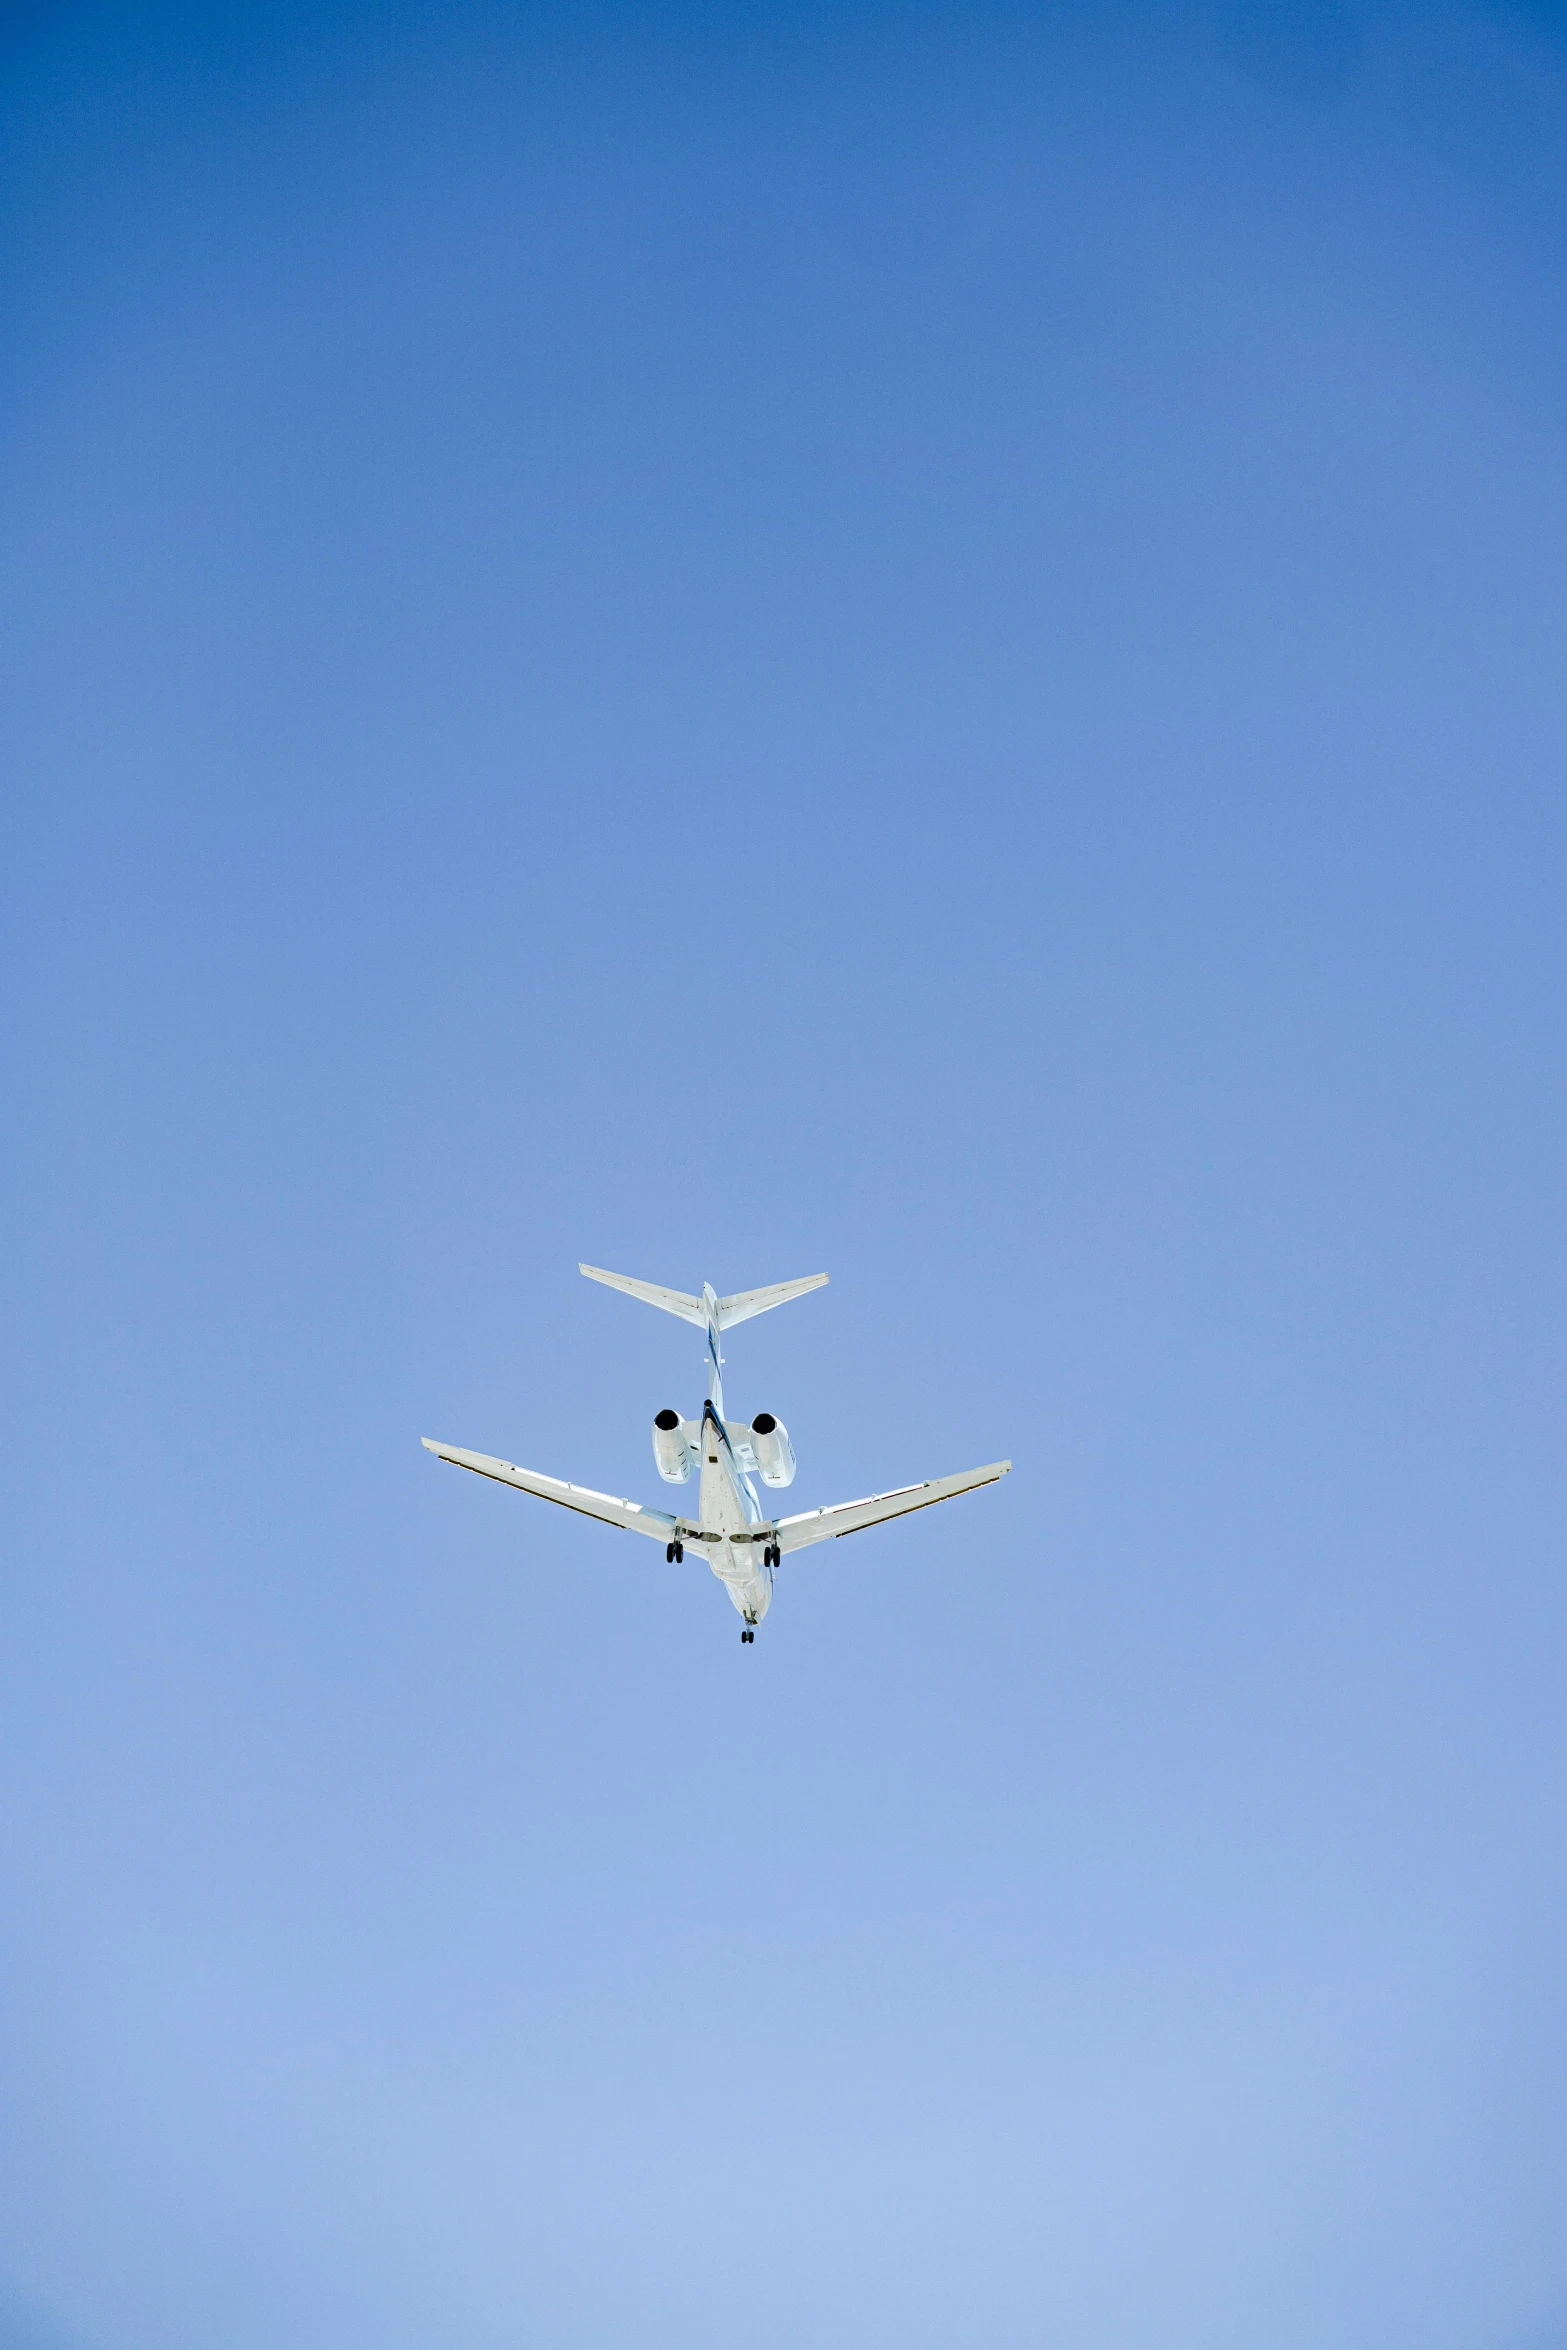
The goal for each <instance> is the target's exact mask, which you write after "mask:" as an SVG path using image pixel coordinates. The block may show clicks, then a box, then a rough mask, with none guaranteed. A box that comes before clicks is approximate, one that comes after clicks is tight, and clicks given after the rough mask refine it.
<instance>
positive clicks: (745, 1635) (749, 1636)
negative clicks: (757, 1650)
mask: <svg viewBox="0 0 1567 2350" xmlns="http://www.w3.org/2000/svg"><path fill="white" fill-rule="evenodd" d="M755 1638H756V1634H755V1633H754V1632H753V1631H752V1630H751V1627H750V1625H749V1624H747V1626H746V1628H745V1630H744V1631H743V1632H742V1633H741V1635H740V1639H741V1643H742V1645H743V1644H744V1643H745V1642H746V1641H747V1640H754V1639H755Z"/></svg>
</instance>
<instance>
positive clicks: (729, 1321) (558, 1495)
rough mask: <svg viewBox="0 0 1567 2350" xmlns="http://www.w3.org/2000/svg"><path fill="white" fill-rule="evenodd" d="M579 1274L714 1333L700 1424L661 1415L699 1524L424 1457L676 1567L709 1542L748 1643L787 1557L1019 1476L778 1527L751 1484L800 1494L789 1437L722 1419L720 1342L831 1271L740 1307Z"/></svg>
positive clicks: (995, 1469) (492, 1463)
mask: <svg viewBox="0 0 1567 2350" xmlns="http://www.w3.org/2000/svg"><path fill="white" fill-rule="evenodd" d="M578 1270H579V1271H580V1272H583V1273H585V1274H586V1275H587V1277H588V1279H589V1280H590V1281H603V1282H605V1283H607V1284H608V1286H609V1287H610V1288H611V1289H623V1290H624V1291H625V1292H626V1294H627V1296H628V1297H640V1298H645V1299H646V1301H647V1303H648V1304H649V1305H650V1306H660V1307H662V1309H663V1311H664V1312H665V1313H666V1314H678V1315H679V1316H680V1319H681V1321H682V1322H694V1323H695V1324H696V1326H697V1328H698V1329H699V1330H705V1331H706V1333H707V1401H706V1403H705V1404H704V1405H703V1407H702V1417H701V1418H700V1420H683V1419H682V1418H681V1416H680V1414H679V1413H678V1412H674V1411H663V1412H660V1413H659V1415H658V1417H657V1418H656V1419H655V1420H654V1422H653V1458H654V1460H655V1461H656V1462H657V1463H658V1473H659V1475H660V1476H661V1477H662V1478H663V1479H664V1481H665V1483H666V1484H668V1485H684V1484H685V1483H686V1481H687V1480H688V1478H689V1477H690V1475H691V1472H692V1470H693V1469H696V1470H697V1471H698V1472H699V1477H698V1489H697V1508H696V1515H695V1517H689V1518H688V1517H669V1516H668V1515H666V1513H665V1512H664V1511H663V1510H645V1509H643V1507H642V1506H641V1504H640V1503H639V1502H635V1501H617V1500H616V1499H615V1498H614V1496H613V1495H612V1494H608V1493H593V1492H591V1491H590V1490H589V1488H588V1487H587V1486H585V1485H567V1484H565V1483H564V1482H563V1481H562V1479H560V1478H558V1477H541V1476H539V1475H538V1474H537V1473H536V1472H535V1471H534V1470H532V1469H519V1468H517V1467H516V1466H515V1465H514V1464H513V1463H512V1462H511V1461H498V1460H492V1459H491V1458H490V1456H489V1455H488V1454H487V1453H482V1452H464V1451H463V1450H462V1449H461V1448H460V1447H459V1446H457V1445H455V1444H437V1443H436V1441H435V1439H434V1437H432V1436H426V1437H424V1438H423V1439H422V1440H421V1441H422V1442H423V1444H424V1446H425V1449H426V1451H428V1452H433V1453H434V1454H436V1456H437V1457H438V1458H439V1459H441V1460H443V1461H451V1462H452V1463H453V1464H454V1466H455V1467H457V1468H459V1469H472V1470H474V1471H475V1472H476V1473H477V1474H478V1475H479V1476H481V1477H494V1478H496V1479H498V1481H499V1482H500V1483H501V1484H502V1485H515V1486H516V1487H517V1488H518V1489H519V1491H521V1492H523V1493H536V1494H537V1495H538V1497H539V1499H540V1500H541V1501H555V1502H559V1503H560V1504H561V1506H562V1507H563V1508H565V1509H568V1510H580V1511H581V1512H582V1514H583V1516H584V1517H586V1518H599V1519H602V1520H603V1522H604V1524H605V1525H608V1526H628V1527H630V1529H631V1530H632V1532H633V1533H636V1534H650V1535H651V1536H652V1537H653V1540H654V1541H655V1542H661V1543H662V1544H663V1545H664V1557H665V1559H666V1560H668V1561H670V1562H675V1561H678V1560H681V1559H683V1558H684V1557H685V1546H686V1544H687V1543H688V1542H694V1543H701V1544H702V1545H703V1548H704V1555H705V1556H706V1558H707V1562H708V1564H709V1566H711V1568H712V1570H713V1572H714V1574H715V1575H716V1576H717V1577H718V1579H719V1581H720V1582H721V1583H722V1584H723V1586H724V1588H725V1589H726V1590H727V1592H728V1593H729V1596H730V1598H731V1599H732V1600H733V1601H734V1604H735V1606H736V1607H737V1608H738V1609H739V1611H740V1614H741V1616H742V1617H743V1618H744V1625H743V1629H742V1630H741V1633H740V1637H741V1639H742V1640H743V1641H752V1640H754V1639H755V1638H756V1627H757V1625H758V1624H759V1623H760V1622H761V1620H762V1618H763V1616H765V1615H766V1613H767V1610H768V1608H769V1606H770V1605H771V1603H772V1596H773V1576H774V1575H775V1573H776V1572H777V1570H778V1566H779V1564H780V1562H781V1561H782V1559H783V1557H784V1554H785V1552H786V1551H791V1550H803V1549H804V1548H805V1546H806V1544H807V1543H810V1542H828V1541H831V1540H833V1539H834V1538H835V1537H837V1536H839V1535H843V1534H858V1533H859V1531H860V1529H861V1528H862V1527H863V1526H879V1525H880V1524H881V1521H882V1520H883V1518H901V1517H903V1516H905V1515H906V1513H907V1512H908V1511H910V1510H923V1509H928V1508H929V1507H930V1505H931V1503H932V1502H936V1501H950V1500H951V1499H952V1497H953V1495H954V1494H957V1493H972V1492H973V1491H974V1489H975V1487H976V1486H979V1485H994V1484H995V1482H996V1480H997V1479H998V1478H1000V1477H1004V1476H1005V1475H1006V1473H1007V1471H1008V1469H1010V1468H1011V1466H1012V1463H1011V1462H1010V1461H992V1462H991V1464H990V1466H989V1467H988V1468H986V1469H970V1470H968V1471H967V1473H966V1474H965V1475H963V1476H961V1477H933V1478H931V1479H930V1480H929V1481H928V1482H927V1483H926V1484H924V1485H900V1486H899V1487H898V1489H897V1491H896V1492H895V1493H874V1494H872V1495H871V1497H870V1499H869V1500H868V1501H846V1502H841V1503H840V1504H839V1506H838V1507H837V1508H836V1509H827V1510H804V1511H802V1512H801V1514H800V1515H799V1516H798V1517H793V1518H769V1517H764V1516H763V1514H762V1506H761V1504H760V1502H759V1501H758V1500H757V1498H756V1488H755V1487H754V1486H753V1485H752V1483H751V1479H752V1477H753V1475H754V1476H757V1477H760V1478H761V1480H762V1483H763V1484H764V1485H768V1486H774V1487H776V1486H781V1485H792V1484H793V1482H794V1466H795V1463H794V1450H793V1447H792V1446H791V1445H790V1442H789V1431H788V1430H787V1429H786V1428H785V1426H784V1424H783V1422H782V1421H781V1420H776V1419H774V1417H773V1415H772V1413H771V1412H758V1413H757V1415H756V1417H755V1419H754V1420H751V1421H749V1422H747V1421H744V1420H728V1419H726V1418H725V1417H724V1388H723V1377H722V1374H723V1364H724V1358H723V1354H722V1352H721V1351H720V1348H719V1343H718V1341H719V1335H720V1333H721V1332H722V1331H725V1330H731V1329H733V1327H734V1325H735V1323H736V1322H749V1321H750V1319H751V1317H752V1315H753V1314H765V1313H766V1312H767V1311H768V1309H769V1308H770V1307H772V1306H781V1305H783V1304H785V1303H786V1302H787V1300H788V1299H790V1298H791V1297H803V1296H804V1295H805V1293H806V1291H807V1290H809V1289H820V1288H821V1287H822V1284H823V1283H824V1282H825V1281H826V1279H827V1276H826V1274H825V1273H808V1274H807V1275H806V1277H805V1279H804V1280H803V1281H780V1282H778V1283H777V1285H776V1286H775V1287H774V1288H772V1289H742V1290H740V1291H739V1292H738V1293H737V1294H736V1295H735V1296H734V1297H716V1296H715V1295H714V1293H713V1288H712V1284H711V1283H710V1282H704V1283H703V1286H702V1294H701V1296H700V1297H689V1296H687V1294H686V1292H685V1291H684V1290H682V1289H660V1288H659V1287H658V1286H657V1284H656V1283H654V1282H652V1281H633V1280H631V1279H630V1278H629V1276H628V1275H627V1274H625V1273H606V1272H605V1271H604V1270H603V1269H602V1267H600V1266H598V1265H582V1266H579V1268H578Z"/></svg>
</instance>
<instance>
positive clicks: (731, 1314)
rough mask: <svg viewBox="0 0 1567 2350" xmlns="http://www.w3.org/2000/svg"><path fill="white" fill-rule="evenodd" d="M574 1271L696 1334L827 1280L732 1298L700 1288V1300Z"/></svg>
mask: <svg viewBox="0 0 1567 2350" xmlns="http://www.w3.org/2000/svg"><path fill="white" fill-rule="evenodd" d="M577 1270H578V1272H579V1273H585V1274H586V1275H587V1277H588V1279H589V1280H590V1281H602V1282H603V1283H604V1285H605V1287H606V1288H608V1289H623V1290H624V1291H625V1293H626V1295H627V1296H628V1297H639V1298H641V1299H642V1301H643V1302H644V1304H646V1305H650V1306H658V1307H660V1308H661V1309H662V1311H663V1312H664V1313H666V1314H678V1315H679V1317H680V1319H681V1321H682V1322H694V1323H695V1324H696V1327H697V1328H698V1330H706V1329H708V1328H712V1329H713V1330H715V1331H718V1330H732V1329H733V1328H734V1325H735V1324H736V1322H749V1321H750V1319H751V1317H752V1315H753V1314H765V1313H767V1312H768V1311H769V1309H770V1308H771V1307H773V1306H782V1305H787V1304H788V1302H789V1300H790V1298H792V1297H804V1295H805V1294H806V1292H807V1290H811V1289H820V1288H821V1287H822V1286H823V1284H824V1283H825V1281H826V1279H827V1276H826V1274H825V1273H807V1274H806V1275H805V1277H804V1279H803V1280H800V1281H776V1282H774V1284H773V1286H772V1287H771V1288H770V1289H737V1290H736V1291H735V1293H734V1295H733V1296H732V1297H715V1296H714V1294H713V1291H712V1289H711V1287H704V1289H703V1291H702V1294H701V1296H700V1297H691V1296H690V1295H688V1293H687V1292H686V1291H685V1290H683V1289H661V1288H660V1287H659V1285H658V1283H657V1282H656V1281H633V1280H632V1278H631V1276H630V1274H629V1273H606V1272H605V1271H604V1268H603V1267H602V1265H579V1266H578V1267H577Z"/></svg>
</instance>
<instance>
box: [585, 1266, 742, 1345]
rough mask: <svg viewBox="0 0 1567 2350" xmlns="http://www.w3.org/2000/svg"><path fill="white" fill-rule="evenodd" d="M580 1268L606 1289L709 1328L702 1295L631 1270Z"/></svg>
mask: <svg viewBox="0 0 1567 2350" xmlns="http://www.w3.org/2000/svg"><path fill="white" fill-rule="evenodd" d="M577 1271H578V1272H579V1273H586V1275H587V1277H588V1279H589V1280H590V1281H602V1282H603V1284H604V1286H605V1288H606V1289H623V1290H624V1291H625V1293H626V1295H627V1297H640V1298H641V1299H642V1300H643V1302H644V1304H646V1305H650V1306H661V1307H662V1308H663V1310H664V1312H665V1313H666V1314H678V1315H679V1316H680V1319H681V1321H682V1322H694V1323H695V1324H696V1326H697V1328H698V1329H699V1330H705V1329H706V1328H707V1308H706V1307H705V1306H704V1305H703V1303H702V1300H701V1299H700V1298H699V1297H688V1296H687V1295H686V1292H685V1291H684V1290H683V1289H660V1287H659V1285H658V1283H657V1282H656V1281H633V1280H632V1278H631V1275H630V1274H629V1273H606V1272H605V1271H604V1268H603V1266H602V1265H579V1266H578V1267H577ZM754 1310H759V1309H754Z"/></svg>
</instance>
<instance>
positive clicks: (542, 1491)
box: [419, 1436, 686, 1542]
mask: <svg viewBox="0 0 1567 2350" xmlns="http://www.w3.org/2000/svg"><path fill="white" fill-rule="evenodd" d="M419 1441H420V1442H421V1444H422V1445H423V1446H424V1449H425V1451H426V1452H433V1453H434V1454H435V1456H436V1458H437V1460H442V1461H450V1462H451V1464H452V1466H453V1467H454V1468H457V1469H472V1470H473V1471H474V1473H475V1475H476V1476H479V1477H493V1478H494V1479H495V1480H496V1482H497V1483H498V1484H501V1485H515V1486H516V1487H517V1489H518V1491H519V1492H521V1493H533V1494H537V1496H538V1498H539V1500H540V1501H555V1502H559V1504H560V1506H561V1508H562V1509H567V1510H580V1511H581V1513H582V1515H583V1516H584V1517H585V1518H599V1519H601V1520H602V1521H603V1523H604V1524H605V1525H606V1526H625V1527H627V1528H628V1529H629V1530H630V1532H631V1533H633V1534H651V1535H652V1537H653V1539H654V1541H655V1542H672V1541H674V1540H676V1539H678V1537H679V1536H680V1535H681V1534H682V1533H684V1532H685V1531H686V1528H685V1525H684V1522H683V1521H682V1520H680V1519H677V1518H671V1517H667V1516H666V1515H665V1513H664V1512H663V1511H662V1510H645V1509H643V1507H642V1506H641V1504H640V1503H639V1502H635V1501H619V1500H617V1499H616V1497H615V1495H614V1494H612V1493H595V1492H594V1491H593V1489H592V1487H591V1486H588V1485H568V1484H567V1483H566V1481H565V1479H564V1478H563V1477H541V1476H540V1475H539V1474H538V1472H537V1471H536V1470H534V1469H519V1468H517V1467H516V1465H515V1464H514V1463H513V1462H511V1461H497V1460H492V1459H491V1457H490V1455H489V1454H488V1453H486V1452H464V1451H463V1450H462V1448H461V1447H460V1446H459V1445H455V1444H437V1443H436V1441H435V1438H434V1437H433V1436H423V1437H421V1438H420V1440H419Z"/></svg>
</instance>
